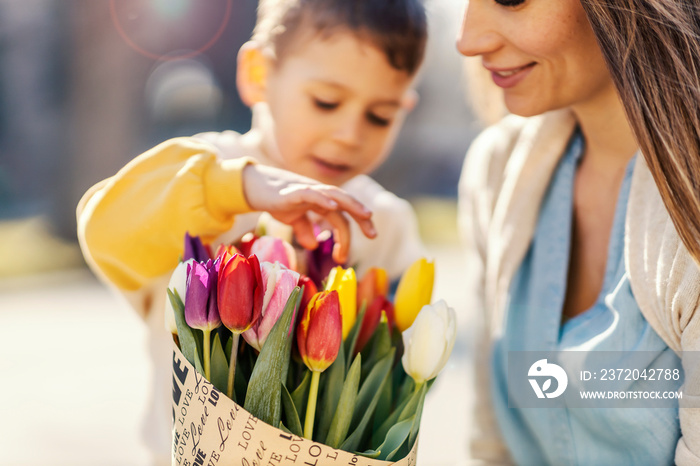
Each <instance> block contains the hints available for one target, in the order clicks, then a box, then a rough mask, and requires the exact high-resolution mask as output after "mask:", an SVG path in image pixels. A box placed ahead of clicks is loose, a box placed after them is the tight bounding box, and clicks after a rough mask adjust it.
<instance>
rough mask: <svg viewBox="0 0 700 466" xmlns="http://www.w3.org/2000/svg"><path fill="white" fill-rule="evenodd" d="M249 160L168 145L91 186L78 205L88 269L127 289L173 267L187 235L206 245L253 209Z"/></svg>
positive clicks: (197, 146)
mask: <svg viewBox="0 0 700 466" xmlns="http://www.w3.org/2000/svg"><path fill="white" fill-rule="evenodd" d="M249 163H252V160H251V159H248V158H239V159H229V160H221V159H219V157H217V154H216V149H215V148H214V147H213V146H211V145H210V144H208V143H206V142H203V141H200V140H197V139H193V138H177V139H171V140H169V141H166V142H164V143H162V144H160V145H158V146H156V147H154V148H153V149H151V150H149V151H147V152H145V153H143V154H141V155H139V156H138V157H136V158H135V159H134V160H132V161H131V162H129V163H128V164H127V165H126V166H125V167H124V168H122V169H121V170H120V171H119V172H118V173H117V174H116V175H114V176H113V177H111V178H108V179H106V180H104V181H102V182H100V183H98V184H97V185H95V186H93V187H92V188H91V189H90V190H88V192H87V193H86V194H85V195H84V196H83V199H81V201H80V203H79V204H78V210H77V217H78V239H79V241H80V246H81V248H82V250H83V254H84V255H85V258H86V260H87V262H88V264H89V265H90V266H91V267H92V268H93V270H95V271H96V272H97V273H98V275H101V276H102V277H103V278H105V279H106V280H108V281H109V282H111V283H112V284H113V285H116V286H117V287H118V288H119V289H121V290H124V291H133V290H138V289H140V288H142V287H144V286H146V285H148V284H149V283H150V282H151V281H152V280H153V279H155V278H157V277H160V276H162V275H163V274H166V273H167V272H169V271H171V270H173V269H174V268H175V266H176V265H177V261H178V258H179V257H180V256H181V255H182V252H183V244H184V235H185V232H187V231H189V233H190V234H191V235H198V236H200V237H201V238H202V241H203V242H205V243H207V242H211V241H213V240H214V239H215V238H216V237H218V236H219V235H221V234H222V233H224V232H226V231H228V230H229V229H230V228H231V227H232V225H233V221H234V217H235V215H237V214H241V213H245V212H250V210H251V209H250V207H249V206H248V203H247V201H246V199H245V196H244V193H243V180H242V175H243V168H245V166H246V165H247V164H249Z"/></svg>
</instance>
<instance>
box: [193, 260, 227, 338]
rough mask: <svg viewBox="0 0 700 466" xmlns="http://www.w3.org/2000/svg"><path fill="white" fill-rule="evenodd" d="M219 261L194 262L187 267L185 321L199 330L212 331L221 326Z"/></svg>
mask: <svg viewBox="0 0 700 466" xmlns="http://www.w3.org/2000/svg"><path fill="white" fill-rule="evenodd" d="M218 274H219V261H218V260H216V261H212V260H211V259H209V260H208V261H207V262H206V263H203V262H192V264H190V265H188V266H187V292H186V298H185V321H186V322H187V325H189V326H190V327H192V328H196V329H199V330H207V331H211V330H213V329H215V328H217V327H219V326H220V325H221V319H220V318H219V309H218V307H217V305H216V285H217V276H218Z"/></svg>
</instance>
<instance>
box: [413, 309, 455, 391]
mask: <svg viewBox="0 0 700 466" xmlns="http://www.w3.org/2000/svg"><path fill="white" fill-rule="evenodd" d="M456 320H457V318H456V315H455V311H454V309H452V308H451V307H448V306H447V303H445V301H443V300H440V301H438V302H436V303H435V304H432V305H430V304H428V305H425V306H423V309H421V311H420V312H419V313H418V317H416V320H415V322H413V325H412V326H411V327H409V328H408V329H407V330H406V331H405V332H403V343H404V348H405V349H404V354H403V357H402V358H401V363H402V364H403V368H404V370H405V371H406V373H407V374H408V375H410V376H411V378H413V380H414V381H415V382H416V384H420V383H423V382H425V381H427V380H430V379H432V378H433V377H435V376H437V375H438V373H439V372H440V371H441V370H442V368H443V367H445V364H446V363H447V360H448V358H449V357H450V354H451V353H452V348H453V347H454V344H455V339H456V337H457V324H456Z"/></svg>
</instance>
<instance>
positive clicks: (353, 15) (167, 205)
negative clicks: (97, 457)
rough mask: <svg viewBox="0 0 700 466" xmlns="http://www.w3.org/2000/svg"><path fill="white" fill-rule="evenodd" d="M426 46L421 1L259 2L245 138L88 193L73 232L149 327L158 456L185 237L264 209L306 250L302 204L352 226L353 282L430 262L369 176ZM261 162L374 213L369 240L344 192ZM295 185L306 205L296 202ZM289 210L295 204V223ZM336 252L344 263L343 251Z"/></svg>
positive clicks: (138, 164) (200, 144)
mask: <svg viewBox="0 0 700 466" xmlns="http://www.w3.org/2000/svg"><path fill="white" fill-rule="evenodd" d="M425 40H426V19H425V11H424V9H423V6H422V4H421V2H420V0H395V1H390V2H383V1H377V0H362V1H359V0H358V1H352V2H349V1H347V0H262V1H261V4H260V7H259V11H258V22H257V25H256V28H255V31H254V33H253V37H252V40H251V41H250V42H248V43H246V44H245V45H244V46H243V47H242V48H241V50H240V51H239V54H238V75H237V84H238V89H239V93H240V96H241V98H242V100H243V101H244V103H245V104H246V105H248V106H250V107H251V108H252V110H253V123H252V127H251V130H250V131H249V132H248V133H246V134H243V135H240V134H238V133H235V132H232V131H225V132H223V133H204V134H201V135H198V136H196V137H195V138H180V139H174V140H171V141H167V142H165V143H163V144H161V145H159V146H157V147H155V148H154V149H152V150H150V151H148V152H146V153H144V154H142V155H140V156H139V157H137V158H135V159H134V160H133V161H132V162H130V163H129V164H128V165H127V166H126V167H124V169H122V170H121V171H120V172H119V173H117V174H116V175H115V176H114V177H112V178H110V179H108V180H105V181H103V182H102V183H100V184H98V185H96V186H95V187H93V188H92V189H91V190H90V191H88V193H86V195H85V196H84V198H83V200H82V201H81V203H80V205H79V207H78V230H79V238H80V241H81V247H82V248H83V252H84V254H85V256H86V259H87V261H88V263H89V264H90V266H91V267H92V268H93V270H95V271H96V273H97V274H98V276H100V277H101V278H103V279H104V280H106V281H107V282H109V283H111V284H112V285H115V286H116V287H117V288H118V289H119V290H120V291H121V292H122V293H123V294H124V295H125V296H126V297H127V298H128V299H129V301H130V303H131V304H132V305H133V306H134V307H135V308H136V309H137V310H139V311H140V312H141V313H142V315H144V316H145V317H146V319H147V320H148V322H149V326H150V327H151V329H152V330H153V331H152V333H153V338H152V339H151V340H150V342H149V344H150V346H151V351H152V356H153V358H154V359H155V360H157V363H156V364H155V369H156V371H159V370H162V371H163V374H162V376H158V374H156V375H157V381H156V384H157V385H160V384H162V386H161V387H160V389H159V388H158V387H156V396H157V398H158V399H157V400H155V402H154V403H153V406H152V409H153V410H154V411H158V410H160V411H162V412H160V413H157V412H154V413H152V421H155V423H154V425H153V427H152V429H151V430H150V431H149V432H148V435H149V436H150V437H151V438H150V441H149V443H151V444H152V445H155V444H159V445H163V453H164V458H163V459H165V457H169V447H170V441H171V440H170V424H169V423H168V419H169V416H170V412H171V410H170V401H169V397H168V395H167V393H169V380H170V376H169V366H168V362H169V360H170V350H171V342H170V335H167V332H166V331H165V330H164V329H163V308H164V296H165V292H164V290H165V287H166V286H167V280H168V276H169V274H170V273H171V272H172V270H173V269H174V268H175V266H176V264H177V260H178V257H179V256H180V255H181V254H182V238H183V236H184V234H185V231H189V232H190V233H191V234H192V235H199V236H201V237H202V238H203V240H204V241H206V242H212V243H213V244H218V243H220V242H230V241H233V240H235V239H238V238H240V237H241V236H242V235H243V234H244V233H246V232H248V231H250V230H251V229H253V228H254V227H255V224H256V222H257V217H258V214H257V213H248V212H250V210H253V209H254V210H271V211H273V212H272V213H273V215H275V216H277V218H278V219H280V220H282V221H285V222H286V223H290V224H292V225H293V226H294V230H295V234H296V236H297V240H298V241H299V242H300V243H301V244H302V245H305V246H313V242H314V240H313V238H312V237H311V233H310V228H311V227H310V224H309V221H308V219H307V217H306V215H305V214H304V209H311V210H314V211H315V212H317V213H321V214H322V215H323V214H325V215H326V220H328V221H329V222H330V223H331V224H332V226H333V227H334V228H335V229H336V231H337V232H338V233H339V234H340V236H341V237H340V238H339V239H340V241H341V243H342V244H343V245H344V244H347V233H346V231H347V229H348V225H347V224H346V223H345V220H344V219H343V217H342V216H341V215H340V214H339V213H338V212H337V210H335V209H340V210H346V211H347V212H349V213H350V214H351V215H353V217H354V218H355V219H356V220H357V221H358V224H355V223H354V222H351V223H350V225H349V230H350V236H351V237H352V243H351V245H350V250H349V253H348V254H347V259H348V260H347V263H348V264H350V265H353V266H354V267H355V268H356V271H357V273H358V275H359V276H362V275H363V273H364V271H365V270H367V269H368V268H369V267H372V266H379V267H383V268H385V269H386V270H387V272H388V273H389V275H390V277H391V278H392V279H396V278H398V276H399V275H400V274H401V272H402V271H403V270H404V269H405V268H406V267H407V266H408V265H409V264H410V263H412V262H413V261H414V260H415V259H417V258H418V257H420V256H424V255H425V252H424V248H423V246H422V244H421V242H420V239H419V236H418V232H417V224H416V219H415V214H414V213H413V210H412V209H411V207H410V205H409V204H408V203H407V202H406V201H404V200H402V199H400V198H398V197H396V196H395V195H393V194H391V193H389V192H387V191H385V190H384V189H383V188H382V187H381V186H379V185H378V184H377V183H376V182H374V181H373V180H371V179H370V178H369V177H367V176H365V175H364V174H365V173H369V172H371V171H372V170H373V169H375V168H376V167H377V166H379V165H380V164H381V163H382V162H383V161H384V159H385V157H386V156H387V154H388V152H389V150H390V149H391V147H392V144H393V142H394V140H395V137H396V135H397V133H398V131H399V129H400V127H401V124H402V122H403V119H404V116H405V114H406V113H407V112H408V111H409V110H410V109H411V108H412V107H413V106H414V105H415V101H416V95H415V92H414V91H413V90H412V87H411V85H412V83H413V80H414V77H415V74H416V72H417V70H418V68H419V66H420V63H421V61H422V58H423V51H424V47H425ZM251 161H255V162H257V164H255V163H252V162H251ZM263 165H270V166H273V167H278V168H281V169H285V170H289V171H293V172H296V173H298V174H300V175H303V176H306V177H308V178H312V179H315V180H318V181H320V182H322V183H325V184H328V185H334V186H340V187H341V188H342V189H343V190H345V191H347V192H348V193H350V194H351V195H352V196H354V197H355V198H356V199H358V200H359V201H360V202H362V203H363V204H365V205H366V206H367V207H369V209H370V210H371V211H372V212H373V218H372V220H373V222H374V226H375V228H376V239H375V240H373V241H369V240H368V239H367V238H365V237H364V236H363V235H361V234H358V233H359V232H360V230H362V231H363V232H364V233H365V234H367V235H369V236H372V233H373V232H372V228H371V222H369V220H368V218H369V217H368V214H366V213H363V212H362V210H361V207H360V206H358V205H357V204H355V203H354V201H353V200H352V199H350V198H348V197H343V196H345V195H344V194H343V193H342V191H339V190H338V191H333V190H332V189H330V188H328V187H324V186H319V185H314V184H313V183H312V182H310V181H309V180H306V181H305V180H300V179H290V176H291V175H285V174H284V173H285V172H283V171H274V172H269V171H266V169H265V168H263ZM291 178H293V177H291ZM280 183H282V184H280ZM285 187H286V189H285ZM290 189H292V190H294V189H296V192H297V194H298V193H302V194H305V195H306V196H307V198H305V200H306V201H307V202H306V203H305V204H303V205H301V206H298V204H295V202H296V200H297V199H295V198H293V197H290V193H289V191H290ZM309 191H311V193H309ZM298 195H301V194H298ZM311 195H314V196H315V197H313V198H311V197H310V196H311ZM256 196H257V197H256ZM331 199H332V200H334V201H336V205H335V206H334V205H331V204H330V203H329V202H330V200H331ZM291 206H298V207H299V208H297V209H296V210H295V211H294V212H293V213H292V214H290V213H288V212H287V211H286V209H288V208H289V207H291ZM234 217H235V222H234ZM336 253H337V255H336V258H337V259H340V261H344V259H345V258H346V257H344V256H345V255H346V251H344V250H343V248H342V247H338V249H337V250H336ZM160 398H163V399H162V400H161V399H160Z"/></svg>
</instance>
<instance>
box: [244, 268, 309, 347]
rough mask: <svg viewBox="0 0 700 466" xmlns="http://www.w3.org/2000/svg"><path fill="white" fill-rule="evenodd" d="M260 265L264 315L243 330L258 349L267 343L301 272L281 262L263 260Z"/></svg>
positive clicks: (252, 344)
mask: <svg viewBox="0 0 700 466" xmlns="http://www.w3.org/2000/svg"><path fill="white" fill-rule="evenodd" d="M260 265H261V268H262V270H261V272H262V283H263V305H262V317H261V318H260V319H258V321H257V322H256V323H255V324H253V326H252V327H251V328H249V329H248V330H246V331H245V332H243V338H244V339H245V341H247V342H248V344H249V345H250V346H252V347H253V348H255V349H256V350H258V351H260V350H261V349H262V347H263V345H264V344H265V340H267V336H268V335H269V333H270V331H271V330H272V327H274V325H275V323H276V322H277V319H279V318H280V316H281V315H282V311H283V310H284V306H285V305H286V304H287V300H288V299H289V295H291V294H292V291H294V288H295V287H296V286H297V283H298V282H299V274H298V273H297V272H294V271H293V270H289V269H288V268H287V267H285V266H284V265H282V264H280V263H279V262H275V263H274V264H272V263H270V262H262V263H261V264H260ZM292 321H293V319H292Z"/></svg>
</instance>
